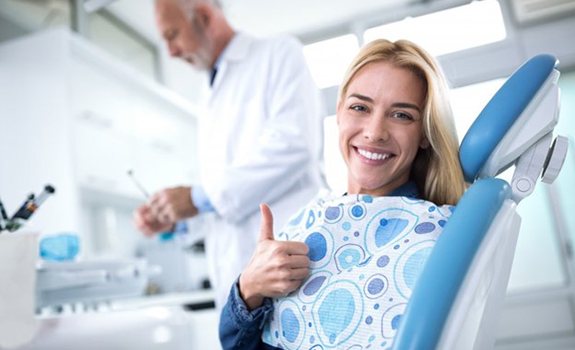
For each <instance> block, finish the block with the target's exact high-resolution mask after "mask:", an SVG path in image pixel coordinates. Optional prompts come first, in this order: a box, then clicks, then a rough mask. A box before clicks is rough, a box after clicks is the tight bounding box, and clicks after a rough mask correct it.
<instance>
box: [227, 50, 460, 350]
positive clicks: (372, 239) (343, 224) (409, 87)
mask: <svg viewBox="0 0 575 350" xmlns="http://www.w3.org/2000/svg"><path fill="white" fill-rule="evenodd" d="M337 123H338V130H339V144H340V151H341V154H342V156H343V158H344V160H345V163H346V166H347V172H348V187H347V193H345V194H344V195H343V196H342V195H328V196H324V197H322V198H317V199H315V200H314V201H312V202H311V203H310V204H309V205H308V206H306V207H305V208H303V209H302V210H301V211H300V212H299V213H298V214H296V215H295V216H294V217H293V219H292V220H291V221H290V222H289V223H288V224H287V225H286V227H284V229H283V230H282V231H280V232H276V233H274V232H273V230H272V222H273V218H272V213H271V212H270V210H269V208H268V207H267V206H266V205H265V204H263V205H262V206H261V214H262V224H261V232H260V240H259V243H258V246H257V248H256V251H255V253H254V254H253V256H252V259H251V261H250V263H249V264H248V266H247V267H246V268H245V269H244V271H243V273H242V274H241V276H240V277H239V279H238V280H237V283H235V284H234V286H233V288H232V291H231V293H230V296H229V299H228V303H227V304H226V306H225V307H224V309H223V311H222V317H221V322H220V340H221V342H222V346H223V347H224V348H225V349H278V348H287V349H314V350H316V349H324V348H341V349H356V348H357V349H364V348H366V347H368V346H369V347H375V348H388V347H390V346H391V344H392V342H393V336H394V335H395V330H396V329H397V326H398V322H399V320H400V318H401V314H402V312H403V310H404V308H405V305H406V304H407V301H408V300H409V297H410V295H411V288H412V287H413V285H414V283H415V282H414V281H415V280H416V278H417V275H418V273H419V271H420V270H421V267H422V266H423V263H424V262H425V259H426V257H427V256H428V255H429V252H430V250H431V249H432V248H433V244H434V242H435V240H436V239H437V237H438V236H439V234H440V233H441V231H442V227H443V225H444V224H445V222H446V220H448V218H449V216H450V215H451V209H452V207H451V205H454V204H455V203H456V202H457V201H458V200H459V198H460V197H461V195H462V194H463V191H464V188H465V183H464V180H463V175H462V171H461V168H460V164H459V159H458V142H457V137H456V134H455V128H454V125H453V117H452V113H451V108H450V105H449V102H448V99H447V87H446V84H445V80H444V77H443V75H442V72H441V70H440V69H439V67H438V65H437V63H436V62H435V60H434V59H433V58H432V57H431V56H430V55H429V54H428V53H426V52H425V51H424V50H423V49H421V48H420V47H418V46H417V45H415V44H413V43H411V42H409V41H405V40H400V41H397V42H390V41H387V40H376V41H373V42H371V43H369V44H367V45H366V46H365V47H363V48H362V49H361V50H360V52H359V53H358V55H357V56H356V58H355V59H354V60H353V62H352V63H351V66H350V67H349V69H348V71H347V73H346V75H345V78H344V81H343V83H342V84H341V87H340V91H339V96H338V102H337Z"/></svg>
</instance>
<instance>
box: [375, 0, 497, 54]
mask: <svg viewBox="0 0 575 350" xmlns="http://www.w3.org/2000/svg"><path fill="white" fill-rule="evenodd" d="M505 37H506V32H505V24H504V21H503V15H502V13H501V8H500V7H499V2H497V0H485V1H474V2H472V3H470V4H468V5H464V6H459V7H455V8H452V9H448V10H444V11H439V12H434V13H431V14H428V15H424V16H420V17H414V18H411V17H409V18H406V19H404V20H402V21H399V22H394V23H390V24H385V25H382V26H379V27H374V28H371V29H369V30H367V31H366V32H365V34H364V39H365V42H370V41H372V40H374V39H378V38H384V39H388V40H392V41H395V40H398V39H408V40H411V41H413V42H415V43H417V44H419V45H421V46H422V47H423V48H425V49H426V50H428V51H429V52H430V53H431V54H432V55H434V56H439V55H444V54H447V53H451V52H455V51H461V50H465V49H469V48H472V47H476V46H481V45H485V44H489V43H492V42H496V41H501V40H503V39H505Z"/></svg>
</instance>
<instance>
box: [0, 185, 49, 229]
mask: <svg viewBox="0 0 575 350" xmlns="http://www.w3.org/2000/svg"><path fill="white" fill-rule="evenodd" d="M54 192H56V189H55V188H54V187H53V186H51V185H46V186H45V187H44V190H43V191H42V193H40V195H39V196H38V197H36V196H34V194H33V193H32V194H30V195H28V197H27V198H26V200H25V201H24V203H23V204H22V205H21V206H20V208H19V209H18V210H17V211H16V213H15V214H14V215H12V217H11V218H10V219H8V215H6V210H5V209H4V205H3V204H2V202H1V201H0V212H1V214H2V219H3V220H4V222H5V223H4V226H2V225H1V224H0V232H1V231H3V230H7V231H10V232H14V231H16V230H17V229H19V228H20V227H22V226H23V225H24V224H25V223H26V221H28V220H29V219H30V217H31V216H32V214H34V213H35V212H36V210H38V208H39V207H40V205H42V203H44V201H45V200H46V199H47V198H48V197H49V196H51V195H52V194H54Z"/></svg>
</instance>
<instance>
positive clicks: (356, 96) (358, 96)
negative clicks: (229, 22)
mask: <svg viewBox="0 0 575 350" xmlns="http://www.w3.org/2000/svg"><path fill="white" fill-rule="evenodd" d="M352 97H355V98H357V99H359V100H362V101H366V102H371V103H373V99H372V98H371V97H368V96H365V95H360V94H351V95H349V96H348V97H347V98H348V99H349V98H352Z"/></svg>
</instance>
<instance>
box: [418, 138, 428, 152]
mask: <svg viewBox="0 0 575 350" xmlns="http://www.w3.org/2000/svg"><path fill="white" fill-rule="evenodd" d="M427 147H429V141H428V140H427V137H425V136H423V137H422V138H421V141H420V142H419V148H422V149H426V148H427Z"/></svg>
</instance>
